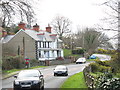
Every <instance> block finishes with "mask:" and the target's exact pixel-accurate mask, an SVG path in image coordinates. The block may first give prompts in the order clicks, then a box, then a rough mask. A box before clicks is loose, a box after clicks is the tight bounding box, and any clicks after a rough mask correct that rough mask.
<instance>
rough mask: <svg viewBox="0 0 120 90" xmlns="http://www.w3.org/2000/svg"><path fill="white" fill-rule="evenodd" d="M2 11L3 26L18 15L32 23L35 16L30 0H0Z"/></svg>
mask: <svg viewBox="0 0 120 90" xmlns="http://www.w3.org/2000/svg"><path fill="white" fill-rule="evenodd" d="M0 12H1V17H2V27H3V28H4V27H6V26H8V25H9V24H10V23H11V22H12V21H13V19H14V18H16V17H18V19H19V20H21V21H23V20H26V21H27V22H28V24H29V25H31V22H32V21H33V17H34V10H33V9H32V6H31V3H30V1H28V0H0ZM13 22H14V21H13Z"/></svg>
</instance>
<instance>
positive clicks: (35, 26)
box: [33, 23, 39, 32]
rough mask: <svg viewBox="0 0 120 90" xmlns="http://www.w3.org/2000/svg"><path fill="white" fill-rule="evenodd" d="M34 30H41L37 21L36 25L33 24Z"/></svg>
mask: <svg viewBox="0 0 120 90" xmlns="http://www.w3.org/2000/svg"><path fill="white" fill-rule="evenodd" d="M33 30H35V31H37V32H39V25H37V23H36V25H34V26H33Z"/></svg>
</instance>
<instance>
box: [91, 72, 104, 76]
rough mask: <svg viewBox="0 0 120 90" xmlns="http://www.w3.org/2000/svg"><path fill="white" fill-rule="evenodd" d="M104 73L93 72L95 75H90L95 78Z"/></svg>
mask: <svg viewBox="0 0 120 90" xmlns="http://www.w3.org/2000/svg"><path fill="white" fill-rule="evenodd" d="M103 74H104V73H102V72H95V73H92V72H91V73H90V75H92V76H94V77H97V76H100V75H103Z"/></svg>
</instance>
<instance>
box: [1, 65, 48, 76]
mask: <svg viewBox="0 0 120 90" xmlns="http://www.w3.org/2000/svg"><path fill="white" fill-rule="evenodd" d="M43 67H47V66H35V67H30V68H28V69H35V68H43ZM26 69H27V68H25V69H11V70H3V71H2V73H4V74H10V73H13V72H16V71H20V70H26Z"/></svg>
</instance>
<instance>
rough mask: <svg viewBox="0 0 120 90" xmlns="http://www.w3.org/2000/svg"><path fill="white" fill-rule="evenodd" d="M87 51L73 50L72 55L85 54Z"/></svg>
mask: <svg viewBox="0 0 120 90" xmlns="http://www.w3.org/2000/svg"><path fill="white" fill-rule="evenodd" d="M84 52H85V49H76V50H72V54H84Z"/></svg>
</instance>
